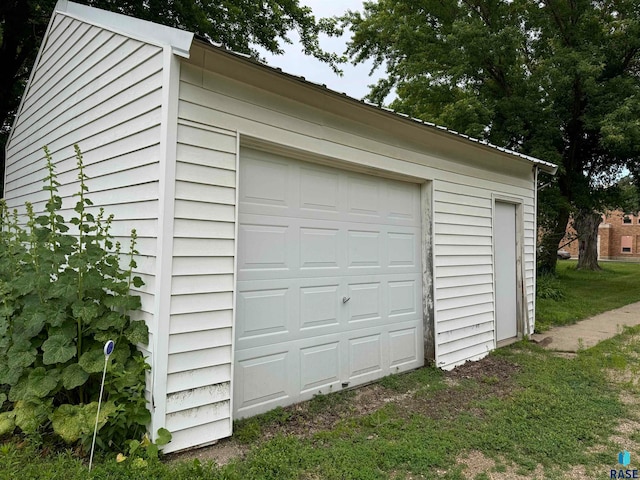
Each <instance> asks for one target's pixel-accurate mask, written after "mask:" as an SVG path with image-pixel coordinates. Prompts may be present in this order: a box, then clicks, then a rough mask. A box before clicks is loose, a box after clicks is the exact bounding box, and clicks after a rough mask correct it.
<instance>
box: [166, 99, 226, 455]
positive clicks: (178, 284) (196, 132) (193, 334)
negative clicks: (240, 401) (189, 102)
mask: <svg viewBox="0 0 640 480" xmlns="http://www.w3.org/2000/svg"><path fill="white" fill-rule="evenodd" d="M181 89H182V87H181ZM236 144H237V140H236V135H235V134H234V133H233V132H229V131H225V130H222V129H218V128H212V127H211V126H208V125H206V124H201V123H196V122H193V121H191V120H190V119H189V117H188V115H187V116H184V115H183V116H181V117H180V118H179V119H178V144H177V150H176V152H177V163H176V184H175V187H176V198H175V212H174V223H173V235H174V240H173V271H172V281H171V316H170V324H169V363H168V379H167V387H168V390H167V391H168V392H169V393H168V398H167V402H168V403H167V416H166V425H167V428H168V429H169V430H170V431H171V432H172V434H173V440H172V442H171V444H170V445H171V450H176V449H179V448H184V447H185V446H193V445H196V444H197V443H208V442H211V441H214V440H216V439H218V438H220V437H221V436H227V435H230V433H231V406H230V404H231V388H230V382H231V376H230V375H231V374H230V372H231V362H232V357H231V344H232V338H233V336H232V329H231V323H232V320H233V289H234V275H233V265H234V255H235V243H234V238H235V228H236V227H235V199H236V171H235V170H236ZM194 438H198V439H199V440H198V442H197V443H194Z"/></svg>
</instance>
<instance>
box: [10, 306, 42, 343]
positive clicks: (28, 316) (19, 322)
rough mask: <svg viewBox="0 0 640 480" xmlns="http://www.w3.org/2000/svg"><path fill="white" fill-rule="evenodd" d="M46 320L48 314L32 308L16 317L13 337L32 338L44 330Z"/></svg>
mask: <svg viewBox="0 0 640 480" xmlns="http://www.w3.org/2000/svg"><path fill="white" fill-rule="evenodd" d="M46 321H47V315H46V314H45V313H44V312H42V311H40V310H39V309H31V308H30V309H29V310H27V311H24V312H22V314H21V315H19V316H18V317H17V318H16V320H15V323H14V327H13V337H14V338H24V339H27V340H30V339H32V338H33V337H35V336H36V335H38V334H39V333H40V332H41V331H42V328H43V327H44V324H45V322H46Z"/></svg>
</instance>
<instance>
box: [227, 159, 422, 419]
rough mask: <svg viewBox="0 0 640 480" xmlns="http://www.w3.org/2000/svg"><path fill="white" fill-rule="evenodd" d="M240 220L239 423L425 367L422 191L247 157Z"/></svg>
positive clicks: (295, 163) (377, 179)
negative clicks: (271, 411)
mask: <svg viewBox="0 0 640 480" xmlns="http://www.w3.org/2000/svg"><path fill="white" fill-rule="evenodd" d="M239 209H240V210H239V226H238V281H237V297H236V298H237V304H236V308H237V312H236V329H235V332H236V333H235V341H236V343H235V367H234V368H235V369H234V385H233V388H234V411H235V412H234V413H235V416H236V418H240V417H247V416H251V415H255V414H258V413H262V412H265V411H267V410H270V409H272V408H275V407H276V406H284V405H288V404H291V403H295V402H298V401H302V400H305V399H309V398H311V397H312V396H313V395H315V394H317V393H320V392H321V393H328V392H331V391H338V390H340V389H342V388H343V386H346V385H348V386H354V385H358V384H361V383H365V382H369V381H371V380H374V379H377V378H380V377H383V376H385V375H389V374H391V373H397V372H400V371H404V370H408V369H411V368H416V367H419V366H420V365H422V364H423V345H422V314H421V312H422V293H421V292H422V284H421V278H422V276H421V257H420V239H421V234H420V187H419V185H417V184H413V183H406V182H400V181H395V180H389V179H385V178H381V177H377V176H371V175H364V174H360V173H354V172H350V171H345V170H339V169H335V168H331V167H326V166H320V165H316V164H312V163H306V162H300V161H295V160H292V159H288V158H285V157H281V156H277V155H272V154H269V153H264V152H258V151H254V150H248V149H247V150H243V151H242V152H241V159H240V175H239Z"/></svg>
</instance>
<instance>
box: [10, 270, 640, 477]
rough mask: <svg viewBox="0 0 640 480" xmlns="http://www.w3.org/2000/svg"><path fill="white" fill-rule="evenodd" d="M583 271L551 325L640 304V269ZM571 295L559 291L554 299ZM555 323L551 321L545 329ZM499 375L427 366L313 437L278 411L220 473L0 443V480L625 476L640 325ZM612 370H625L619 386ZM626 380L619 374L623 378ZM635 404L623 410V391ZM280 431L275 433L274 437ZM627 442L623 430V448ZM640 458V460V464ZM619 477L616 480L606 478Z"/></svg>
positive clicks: (347, 403) (528, 349)
mask: <svg viewBox="0 0 640 480" xmlns="http://www.w3.org/2000/svg"><path fill="white" fill-rule="evenodd" d="M574 267H575V263H574V262H561V263H559V269H558V277H557V279H550V280H549V282H548V284H547V285H546V286H545V288H546V289H547V290H548V291H547V295H546V296H547V298H543V299H541V300H540V301H539V303H538V315H539V318H538V322H541V323H542V325H551V324H554V323H571V322H573V321H576V320H578V319H579V318H582V317H585V316H589V315H593V314H595V313H598V312H601V311H604V310H608V309H610V308H615V307H618V306H621V305H624V304H626V303H629V302H631V301H636V300H640V291H638V290H639V289H638V288H637V285H640V265H632V264H613V263H607V264H604V271H602V272H577V271H575V268H574ZM558 289H560V290H561V292H560V294H557V293H556V292H555V291H556V290H558ZM545 322H546V323H545ZM492 358H493V359H494V361H496V362H497V361H500V362H503V363H499V365H505V367H509V372H512V373H510V374H509V375H507V376H505V375H503V374H502V373H501V371H500V370H496V369H494V370H490V371H484V370H483V371H482V372H481V373H480V374H478V375H475V376H473V375H471V376H469V377H464V376H463V377H462V380H460V381H457V382H447V381H445V377H446V375H445V374H444V373H443V372H441V371H439V370H437V369H435V368H430V367H425V368H422V369H419V370H416V371H413V372H409V373H407V374H402V375H395V376H390V377H386V378H384V379H382V380H381V381H380V382H379V386H380V388H382V389H383V390H384V392H387V393H385V395H388V396H389V397H394V398H399V399H400V398H401V399H402V400H392V401H389V402H387V403H385V404H384V405H383V406H381V407H380V408H378V409H377V410H375V411H373V412H371V413H369V414H365V415H355V414H349V412H353V411H355V410H353V403H354V402H357V397H356V396H355V393H354V391H347V392H340V393H336V394H331V395H328V396H317V397H315V398H314V399H313V400H311V401H310V403H309V405H308V408H307V411H308V414H309V415H321V414H324V413H326V412H327V411H329V412H340V411H344V412H347V414H345V415H343V416H340V418H341V419H340V420H338V421H337V423H335V425H334V426H333V427H331V428H325V429H320V430H318V431H314V432H313V433H311V434H309V435H307V436H295V435H285V434H277V433H276V434H275V435H273V432H274V431H275V432H277V431H278V427H279V426H283V425H286V424H288V423H289V422H291V421H293V420H294V417H295V415H296V413H292V412H293V411H292V410H289V409H282V408H278V409H275V410H273V411H271V412H268V413H266V414H264V415H261V416H258V417H253V418H250V419H246V420H242V421H239V422H236V424H235V425H234V432H235V437H236V440H238V441H242V442H244V443H245V444H246V445H247V448H248V453H247V455H246V456H245V457H244V458H241V459H237V460H234V461H232V462H231V463H229V464H228V465H225V466H223V467H218V466H216V465H215V464H213V463H207V462H200V461H198V460H190V461H171V462H167V461H158V460H152V459H148V460H146V461H144V462H142V461H138V460H140V459H134V458H130V459H128V460H127V461H125V462H122V463H116V461H115V458H114V457H113V456H108V457H106V458H99V459H98V460H97V462H96V463H94V469H93V471H92V472H91V473H89V472H88V471H87V466H86V459H81V458H79V457H78V455H77V454H76V453H74V452H73V451H71V450H64V449H62V450H60V449H58V450H56V449H55V448H52V446H51V445H47V444H46V442H45V444H44V445H43V444H41V443H40V442H38V441H35V440H34V439H24V438H17V437H16V438H9V439H4V442H3V443H2V442H0V480H4V479H14V478H23V479H32V478H33V479H64V480H76V479H77V480H80V479H83V480H84V479H133V480H136V479H140V480H146V479H158V480H163V479H167V480H168V479H171V480H181V479H195V480H197V479H220V480H223V479H224V480H241V479H260V480H262V479H264V480H269V479H278V480H279V479H302V480H312V479H329V480H332V479H347V478H348V479H356V480H357V479H362V480H374V479H398V478H416V477H417V478H439V479H448V480H462V479H465V478H473V479H476V480H486V479H488V478H492V472H507V473H511V474H516V473H517V474H520V475H523V476H525V477H528V476H532V475H533V473H532V472H534V471H536V472H539V470H540V469H542V471H543V472H544V477H545V478H550V479H562V478H576V477H575V475H573V476H572V472H573V471H574V468H576V466H580V468H582V469H583V470H582V471H583V472H587V476H586V477H585V476H584V474H580V478H605V477H606V476H607V474H608V472H609V468H616V462H615V458H616V454H617V452H618V451H619V450H621V449H622V448H628V449H632V448H633V444H634V442H635V443H637V442H638V441H639V439H640V434H639V433H637V432H634V431H631V432H629V433H628V436H627V440H626V442H628V443H620V444H616V443H615V442H613V441H612V440H611V439H610V436H611V435H612V433H613V432H614V430H615V427H616V425H617V424H618V423H620V422H622V421H625V420H626V419H629V418H631V419H634V420H636V421H637V420H639V419H640V411H638V410H640V407H639V406H638V405H640V388H639V386H638V382H637V381H636V380H635V379H637V378H638V377H639V374H640V327H636V328H634V329H627V330H625V331H624V332H623V333H622V334H620V335H618V336H617V337H615V338H614V339H611V340H607V341H605V342H601V343H600V344H599V345H598V346H596V347H594V348H590V349H588V350H584V351H581V352H579V353H578V355H577V356H576V357H575V358H563V357H558V356H554V355H553V354H552V353H550V352H547V351H545V350H543V349H540V348H539V347H537V346H536V345H533V344H529V343H527V342H520V343H518V344H515V345H512V346H510V347H507V348H504V349H500V350H498V351H496V352H494V353H493V354H492ZM611 372H619V377H620V379H621V380H620V381H615V380H613V379H612V376H611ZM614 376H615V375H614ZM623 391H624V392H625V395H626V396H627V397H628V396H632V397H633V398H636V399H637V401H636V402H635V403H634V402H631V404H623V403H622V402H621V401H620V394H621V392H623ZM266 431H268V432H270V435H265V432H266ZM619 437H620V435H619V434H618V437H616V438H618V441H620V440H619ZM469 452H480V454H481V455H482V456H484V457H486V458H487V459H489V460H491V461H493V462H494V463H493V466H492V467H490V470H489V471H473V470H471V471H470V470H465V466H464V462H465V457H466V454H467V453H469ZM638 454H640V447H638V450H637V451H636V450H632V456H633V458H637V455H638ZM607 478H608V477H607Z"/></svg>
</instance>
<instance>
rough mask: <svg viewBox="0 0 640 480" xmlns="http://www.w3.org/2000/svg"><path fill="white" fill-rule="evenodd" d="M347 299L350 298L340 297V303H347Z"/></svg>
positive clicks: (349, 298)
mask: <svg viewBox="0 0 640 480" xmlns="http://www.w3.org/2000/svg"><path fill="white" fill-rule="evenodd" d="M349 300H351V297H342V303H347V302H348V301H349Z"/></svg>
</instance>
